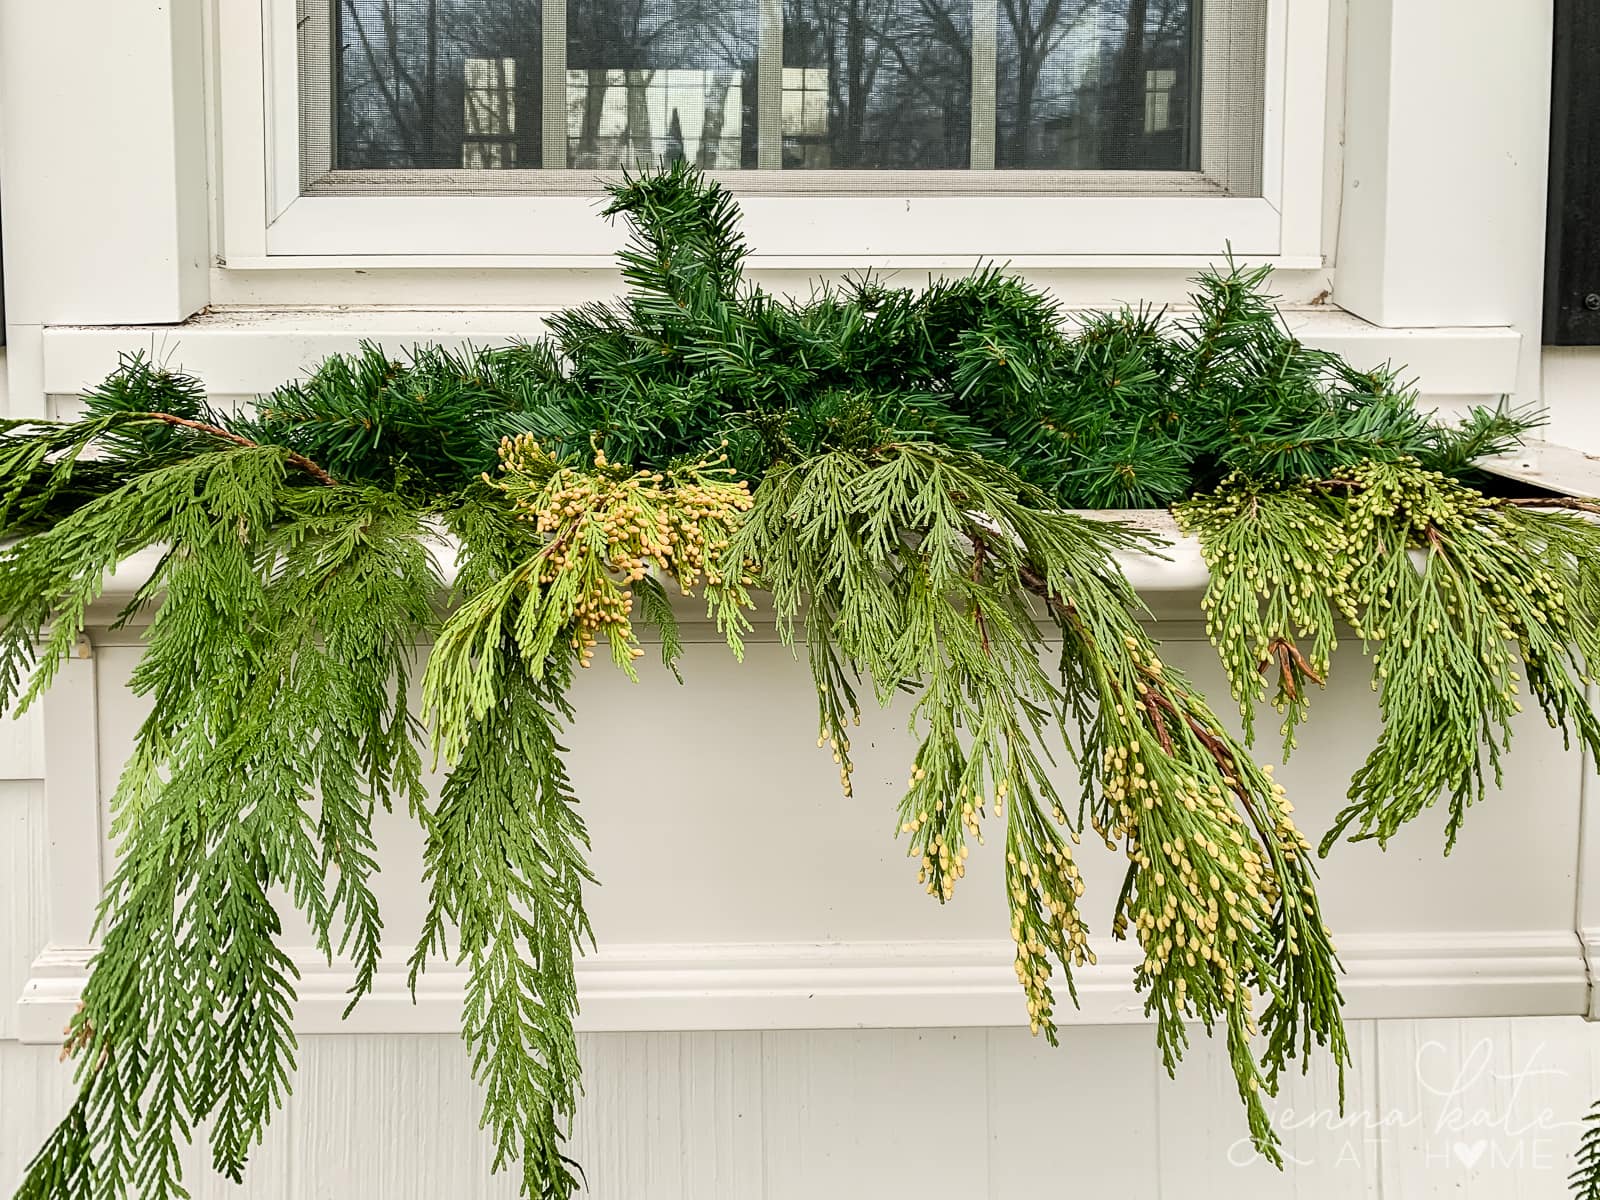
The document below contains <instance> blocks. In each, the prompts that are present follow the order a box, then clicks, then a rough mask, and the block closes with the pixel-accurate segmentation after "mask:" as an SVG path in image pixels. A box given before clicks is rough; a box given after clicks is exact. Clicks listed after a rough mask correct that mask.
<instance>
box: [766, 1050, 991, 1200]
mask: <svg viewBox="0 0 1600 1200" xmlns="http://www.w3.org/2000/svg"><path fill="white" fill-rule="evenodd" d="M762 1048H763V1054H762V1121H763V1125H764V1138H763V1153H764V1163H765V1168H766V1189H765V1195H766V1196H767V1197H768V1200H812V1198H813V1197H816V1196H893V1195H903V1194H913V1193H914V1194H916V1195H917V1196H919V1197H927V1198H928V1200H966V1198H967V1197H971V1196H979V1195H982V1194H983V1192H984V1188H985V1187H986V1185H987V1178H988V1172H987V1170H986V1164H985V1161H984V1159H985V1155H984V1149H983V1147H984V1145H985V1142H986V1140H987V1131H988V1119H987V1092H988V1089H987V1087H986V1082H987V1078H988V1071H987V1062H986V1052H987V1039H986V1037H985V1035H984V1033H983V1031H982V1030H977V1029H962V1030H946V1029H908V1030H890V1031H886V1032H883V1033H870V1032H861V1033H814V1032H797V1033H782V1032H774V1033H769V1034H766V1035H765V1036H764V1037H763V1038H762Z"/></svg>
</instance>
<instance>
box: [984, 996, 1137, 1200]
mask: <svg viewBox="0 0 1600 1200" xmlns="http://www.w3.org/2000/svg"><path fill="white" fill-rule="evenodd" d="M1165 1083H1166V1080H1165V1078H1164V1075H1163V1072H1162V1070H1161V1065H1160V1058H1159V1055H1158V1054H1157V1052H1156V1045H1155V1039H1154V1038H1153V1037H1151V1036H1150V1031H1149V1030H1148V1029H1131V1028H1126V1027H1118V1028H1106V1029H1097V1030H1093V1031H1089V1030H1079V1029H1066V1030H1063V1031H1062V1034H1061V1045H1060V1046H1059V1047H1058V1048H1056V1049H1055V1050H1054V1051H1052V1050H1051V1049H1050V1048H1049V1046H1048V1045H1047V1044H1046V1043H1045V1042H1044V1041H1043V1039H1041V1038H1036V1037H1034V1036H1032V1035H1031V1034H1029V1033H1028V1031H1027V1030H1026V1029H992V1030H990V1031H989V1032H988V1079H987V1089H988V1114H987V1121H986V1124H987V1127H988V1140H989V1178H988V1188H987V1192H986V1193H982V1194H986V1195H988V1196H989V1198H990V1200H1043V1198H1045V1197H1050V1198H1052V1200H1053V1198H1054V1197H1057V1196H1063V1197H1064V1196H1067V1195H1072V1194H1077V1195H1086V1196H1155V1195H1159V1194H1160V1181H1161V1174H1162V1172H1161V1161H1160V1159H1159V1158H1158V1157H1157V1156H1156V1155H1155V1154H1152V1153H1151V1147H1152V1146H1155V1145H1156V1144H1158V1142H1159V1140H1160V1138H1161V1134H1162V1129H1161V1124H1160V1121H1159V1116H1158V1103H1159V1101H1158V1098H1157V1092H1158V1090H1159V1089H1160V1088H1161V1087H1162V1086H1163V1085H1164V1084H1165Z"/></svg>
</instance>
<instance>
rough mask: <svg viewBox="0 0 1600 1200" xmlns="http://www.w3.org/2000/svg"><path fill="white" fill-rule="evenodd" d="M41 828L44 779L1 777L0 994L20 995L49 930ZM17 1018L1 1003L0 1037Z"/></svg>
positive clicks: (13, 1032) (9, 1033)
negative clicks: (42, 780) (42, 781)
mask: <svg viewBox="0 0 1600 1200" xmlns="http://www.w3.org/2000/svg"><path fill="white" fill-rule="evenodd" d="M44 828H45V827H44V785H43V784H42V783H40V782H39V781H38V780H32V779H30V780H14V779H0V997H3V996H8V995H13V994H15V995H21V993H22V991H23V989H24V988H25V987H26V986H27V981H28V976H29V974H30V972H31V970H32V964H33V960H34V956H35V955H37V954H38V953H39V951H40V950H41V949H42V948H43V946H44V944H45V942H46V941H47V940H48V938H49V936H50V929H49V914H48V912H47V910H46V896H45V889H44V882H45V880H44V874H45V871H46V869H47V868H46V861H47V859H46V853H45V838H44ZM17 1024H18V1021H17V1010H16V1008H15V1007H14V1006H12V1005H10V1004H0V1042H3V1041H4V1040H5V1039H7V1038H13V1037H16V1036H17ZM56 1032H57V1033H58V1034H59V1032H60V1022H58V1023H57V1028H56Z"/></svg>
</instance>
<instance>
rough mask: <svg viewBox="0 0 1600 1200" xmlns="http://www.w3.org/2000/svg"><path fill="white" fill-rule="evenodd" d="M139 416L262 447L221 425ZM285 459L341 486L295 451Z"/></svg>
mask: <svg viewBox="0 0 1600 1200" xmlns="http://www.w3.org/2000/svg"><path fill="white" fill-rule="evenodd" d="M139 415H140V416H143V417H148V418H149V419H150V420H152V421H160V422H161V423H162V424H163V425H176V426H178V427H179V428H181V429H192V430H194V431H195V432H196V433H204V434H207V435H209V436H211V437H214V438H221V439H222V440H223V441H225V442H232V443H233V444H234V445H235V446H243V447H245V448H246V449H247V450H257V449H260V447H261V443H260V442H252V441H251V440H250V439H249V438H247V437H241V436H240V435H239V434H237V433H231V432H229V431H228V430H226V429H223V428H222V427H221V426H220V425H207V424H206V423H205V422H204V421H191V420H189V419H188V418H187V417H178V416H174V415H173V414H172V413H159V412H151V413H140V414H139ZM284 458H285V459H286V460H287V461H288V462H291V463H293V464H294V465H295V466H297V467H299V468H300V469H301V470H302V471H304V472H305V473H306V474H307V475H309V476H311V478H313V479H315V480H316V481H317V482H318V483H320V484H322V485H323V486H324V487H338V486H339V481H338V480H337V479H335V478H334V477H333V476H332V475H329V474H328V473H327V472H326V471H324V470H323V469H322V468H321V467H319V466H317V464H316V463H314V462H312V461H311V460H310V459H309V458H307V457H306V456H305V455H304V454H297V453H296V452H295V451H293V450H288V451H285V453H284Z"/></svg>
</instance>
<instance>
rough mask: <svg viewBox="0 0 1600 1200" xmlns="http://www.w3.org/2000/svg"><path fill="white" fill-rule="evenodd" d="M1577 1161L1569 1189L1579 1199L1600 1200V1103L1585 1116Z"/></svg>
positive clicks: (1569, 1177)
mask: <svg viewBox="0 0 1600 1200" xmlns="http://www.w3.org/2000/svg"><path fill="white" fill-rule="evenodd" d="M1575 1161H1576V1164H1577V1165H1576V1167H1575V1168H1574V1170H1573V1172H1572V1174H1571V1175H1570V1176H1568V1177H1567V1183H1568V1187H1569V1190H1570V1191H1571V1192H1572V1194H1573V1195H1574V1196H1575V1197H1577V1200H1600V1103H1597V1104H1596V1105H1595V1106H1594V1107H1593V1108H1592V1109H1590V1110H1589V1115H1588V1116H1587V1117H1585V1118H1584V1122H1583V1137H1582V1139H1581V1140H1580V1141H1579V1143H1578V1153H1577V1155H1576V1159H1575Z"/></svg>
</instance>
